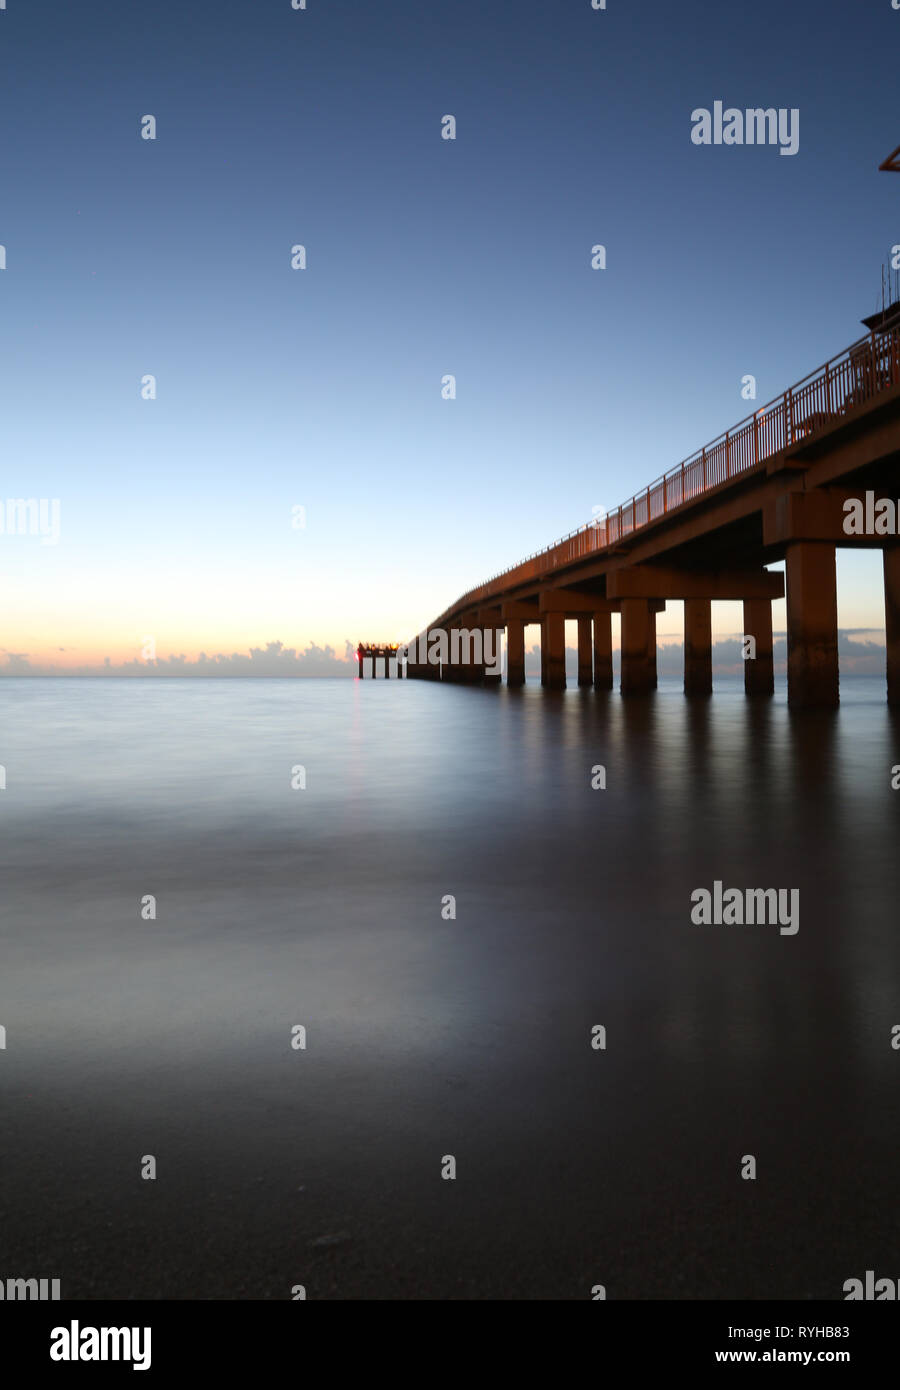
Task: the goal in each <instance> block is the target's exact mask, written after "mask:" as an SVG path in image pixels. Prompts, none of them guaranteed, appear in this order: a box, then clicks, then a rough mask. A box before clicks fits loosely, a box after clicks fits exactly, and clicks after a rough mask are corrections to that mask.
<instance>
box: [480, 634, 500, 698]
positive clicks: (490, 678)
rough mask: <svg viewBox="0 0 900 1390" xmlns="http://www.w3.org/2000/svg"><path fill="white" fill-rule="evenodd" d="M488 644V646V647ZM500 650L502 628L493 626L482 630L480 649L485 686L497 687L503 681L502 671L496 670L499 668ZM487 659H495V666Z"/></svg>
mask: <svg viewBox="0 0 900 1390" xmlns="http://www.w3.org/2000/svg"><path fill="white" fill-rule="evenodd" d="M489 643H490V646H488V644H489ZM502 648H503V628H502V627H493V626H492V627H486V628H485V629H484V647H483V648H482V651H483V652H484V667H483V673H484V683H485V685H499V684H500V682H501V681H502V680H503V674H502V669H501V670H498V669H497V667H498V666H500V654H501V651H502ZM489 657H490V658H494V657H496V665H495V664H494V662H493V660H488V658H489Z"/></svg>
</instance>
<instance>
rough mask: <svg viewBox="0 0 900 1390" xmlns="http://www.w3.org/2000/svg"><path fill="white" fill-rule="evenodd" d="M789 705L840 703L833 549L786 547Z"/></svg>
mask: <svg viewBox="0 0 900 1390" xmlns="http://www.w3.org/2000/svg"><path fill="white" fill-rule="evenodd" d="M785 558H786V565H785V572H786V575H787V629H788V704H789V705H790V706H791V707H792V708H794V709H814V708H833V707H835V706H837V704H838V703H839V700H840V694H839V675H838V648H837V573H836V569H835V560H834V546H833V545H830V544H828V543H824V542H821V541H794V542H791V543H790V544H789V545H788V546H787V554H786V557H785Z"/></svg>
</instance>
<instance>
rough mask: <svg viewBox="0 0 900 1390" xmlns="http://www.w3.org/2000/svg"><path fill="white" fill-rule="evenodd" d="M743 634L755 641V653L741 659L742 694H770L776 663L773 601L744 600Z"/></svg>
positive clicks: (773, 689) (772, 692)
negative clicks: (773, 652)
mask: <svg viewBox="0 0 900 1390" xmlns="http://www.w3.org/2000/svg"><path fill="white" fill-rule="evenodd" d="M744 636H745V637H752V638H753V640H754V642H755V643H756V655H755V656H754V657H752V658H748V660H746V661H745V662H744V693H745V694H746V695H772V694H774V692H775V663H774V661H773V657H772V600H771V599H769V598H745V599H744Z"/></svg>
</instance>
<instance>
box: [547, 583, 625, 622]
mask: <svg viewBox="0 0 900 1390" xmlns="http://www.w3.org/2000/svg"><path fill="white" fill-rule="evenodd" d="M538 608H539V609H540V612H541V613H562V614H563V616H564V617H566V618H577V617H578V616H579V615H580V614H582V613H597V612H602V611H603V610H604V609H606V610H607V611H608V612H610V613H617V612H618V611H619V603H618V601H617V600H615V599H605V598H603V596H602V595H601V594H590V593H579V592H578V591H577V590H576V589H544V590H543V591H542V592H541V593H540V595H539V596H538Z"/></svg>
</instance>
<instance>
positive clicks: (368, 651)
mask: <svg viewBox="0 0 900 1390" xmlns="http://www.w3.org/2000/svg"><path fill="white" fill-rule="evenodd" d="M367 656H370V657H371V658H372V679H373V680H375V678H376V677H377V675H378V658H379V657H384V675H385V679H386V680H390V675H391V662H392V661H396V663H397V678H398V680H402V679H403V664H402V662H401V660H400V644H399V643H398V642H360V643H358V644H357V648H356V659H357V661H358V662H359V678H360V680H364V679H365V671H364V668H363V662H364V661H365V659H366V657H367Z"/></svg>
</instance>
